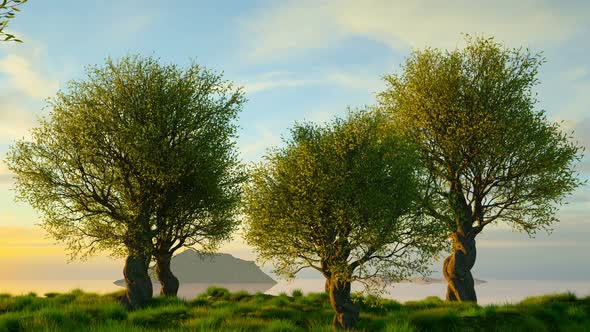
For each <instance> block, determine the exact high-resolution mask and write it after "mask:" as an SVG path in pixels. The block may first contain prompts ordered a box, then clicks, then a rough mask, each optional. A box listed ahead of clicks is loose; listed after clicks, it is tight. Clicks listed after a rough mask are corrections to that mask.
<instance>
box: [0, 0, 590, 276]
mask: <svg viewBox="0 0 590 332" xmlns="http://www.w3.org/2000/svg"><path fill="white" fill-rule="evenodd" d="M6 30H7V31H9V32H11V33H14V34H15V35H17V37H19V38H20V39H22V40H23V41H24V43H23V44H17V43H0V159H4V157H5V154H6V152H7V151H8V148H9V146H10V145H11V144H13V143H14V142H15V140H17V139H22V138H25V139H26V137H27V135H28V132H29V130H30V129H31V128H33V127H35V125H36V123H37V119H38V117H42V116H44V115H47V114H48V112H49V109H48V108H46V107H45V105H46V99H47V98H50V97H52V96H55V94H56V92H57V91H58V90H59V89H67V82H68V81H70V80H75V79H80V78H82V77H83V74H84V67H85V66H87V65H95V64H98V65H101V64H103V63H104V61H105V59H106V58H107V57H112V58H115V59H116V58H118V57H121V56H124V55H128V54H135V53H139V54H142V55H150V56H155V57H158V58H159V59H160V60H161V61H162V62H163V63H176V64H180V65H186V64H188V63H189V62H190V61H191V60H196V61H197V62H198V63H199V64H201V65H203V66H205V67H207V68H209V69H213V70H216V71H219V72H223V73H224V77H225V78H226V79H229V80H232V81H233V82H235V83H236V84H237V85H239V86H242V87H243V88H244V90H245V92H246V96H247V99H248V102H247V104H246V105H245V107H244V110H243V112H242V113H241V114H240V118H239V126H240V129H239V139H238V142H237V144H238V148H239V151H240V154H241V157H242V159H243V160H244V162H256V161H260V160H261V157H262V156H263V155H264V153H265V151H266V149H268V148H271V147H274V146H279V145H280V144H281V142H282V137H286V135H288V129H289V127H291V126H292V125H293V124H294V123H295V122H296V121H303V120H308V121H315V122H325V121H329V120H330V119H332V118H333V117H334V116H339V115H343V114H345V112H346V110H347V108H348V107H352V108H355V107H363V106H365V105H371V104H374V103H375V100H376V99H375V94H376V93H377V92H379V91H381V90H382V89H384V87H385V85H384V83H383V81H382V77H383V75H385V74H388V73H393V72H399V70H400V66H401V64H402V63H403V60H404V58H405V57H407V56H408V55H409V54H410V52H411V51H412V50H413V49H422V48H425V47H438V48H443V49H454V48H456V47H461V46H462V45H463V44H464V43H463V34H471V35H485V36H493V37H495V38H496V39H497V40H498V41H499V42H502V43H504V44H505V45H506V46H508V47H525V48H529V49H530V50H532V51H534V52H543V54H544V56H545V58H546V60H547V62H546V63H545V64H544V65H543V67H542V68H541V71H540V74H539V79H540V84H539V86H538V87H537V90H536V92H538V99H539V105H538V109H544V110H546V112H547V115H548V118H549V119H550V120H551V121H562V126H563V128H564V130H568V131H571V130H573V131H574V139H576V140H577V141H578V142H579V144H580V145H582V146H585V147H586V148H589V147H590V62H588V54H589V53H590V38H589V37H588V36H589V35H590V2H587V1H541V0H537V1H526V0H523V1H517V2H514V1H467V0H466V1H461V0H457V1H445V2H440V1H391V0H366V1H353V0H350V1H349V0H340V1H307V0H300V1H288V0H285V1H270V0H269V1H260V0H250V1H239V0H234V1H229V0H227V1H200V0H199V1H197V0H177V1H174V2H167V1H155V0H141V1H140V0H117V1H115V0H85V1H76V0H69V1H68V0H53V1H40V0H30V1H29V2H28V3H26V4H25V5H23V6H22V12H21V13H18V15H17V16H16V17H15V18H14V19H13V20H12V21H11V22H10V24H9V26H8V28H7V29H6ZM578 171H579V172H580V176H581V177H582V178H583V179H588V178H590V158H588V157H585V158H584V159H583V161H582V162H581V163H580V164H579V165H578ZM567 201H568V204H567V205H566V206H564V207H562V208H561V209H560V212H559V215H558V216H559V218H560V222H559V223H557V224H555V225H554V226H553V229H554V230H553V231H552V232H551V234H550V235H549V234H547V233H545V232H541V233H539V234H537V236H535V237H534V238H529V237H528V236H527V235H525V234H521V233H518V232H514V231H512V229H511V228H510V227H509V226H508V225H502V224H500V225H496V226H494V227H491V228H486V230H485V231H484V233H482V234H481V235H480V236H479V237H478V259H477V262H476V265H475V267H474V270H473V272H474V276H475V277H477V278H482V279H486V278H487V279H545V280H556V279H562V280H564V279H565V280H590V259H589V258H588V256H587V253H588V252H590V241H589V239H590V213H589V211H590V188H589V186H588V185H585V186H583V187H582V188H580V189H578V190H577V191H576V192H575V193H574V194H573V195H571V196H570V197H568V199H567ZM40 220H41V219H40V216H39V215H38V214H36V213H35V211H34V210H32V208H31V207H29V206H28V205H27V203H24V202H19V201H16V200H15V192H14V190H13V178H12V175H11V173H10V172H9V170H8V169H7V168H6V165H5V164H4V163H2V162H0V266H3V269H2V270H1V271H0V279H39V278H40V276H42V277H43V278H47V279H64V278H78V279H84V278H87V279H110V278H120V277H121V275H122V266H123V264H122V261H121V260H113V259H111V258H108V257H106V256H99V257H95V258H91V259H89V260H87V261H84V262H80V261H74V262H70V263H68V258H67V256H66V254H65V251H64V247H63V246H61V245H59V244H55V243H54V241H53V240H52V239H49V238H47V237H46V235H45V234H44V233H43V231H42V229H41V228H40V227H39V226H38V223H39V222H40ZM220 250H221V251H222V252H228V253H231V254H233V255H234V256H236V257H240V258H243V259H249V260H253V259H255V258H256V255H255V253H254V252H253V250H252V248H249V247H248V246H247V245H246V244H244V242H243V241H242V240H241V239H240V237H239V234H237V235H236V237H235V239H234V240H232V241H231V242H229V243H226V244H224V245H223V247H222V248H221V249H220ZM7 267H9V268H7ZM434 268H435V270H436V269H437V268H438V267H437V265H436V264H435V265H434ZM438 271H440V269H439V270H438ZM436 273H437V272H436V271H435V274H436ZM438 274H440V272H438ZM304 276H306V274H303V275H302V277H304Z"/></svg>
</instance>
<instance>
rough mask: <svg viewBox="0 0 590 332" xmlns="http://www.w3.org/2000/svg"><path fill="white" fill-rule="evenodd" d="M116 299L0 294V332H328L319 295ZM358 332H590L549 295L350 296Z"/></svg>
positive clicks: (570, 303)
mask: <svg viewBox="0 0 590 332" xmlns="http://www.w3.org/2000/svg"><path fill="white" fill-rule="evenodd" d="M121 294H122V293H112V294H106V295H97V294H91V293H85V292H83V291H80V290H74V291H71V292H69V293H65V294H56V293H49V294H45V297H39V296H37V295H35V294H28V295H22V296H11V295H8V294H0V331H2V332H4V331H90V332H92V331H94V332H97V331H105V332H106V331H130V332H140V331H332V328H331V321H332V309H331V307H330V306H329V304H328V301H327V296H326V294H323V293H310V294H308V295H305V296H304V295H303V294H301V292H299V291H294V292H293V293H292V294H291V295H287V294H281V295H279V296H271V295H265V294H262V293H257V294H248V293H245V292H237V293H230V292H228V291H227V290H225V289H223V288H217V287H211V288H209V289H208V290H207V292H206V293H203V294H201V295H200V296H198V297H197V298H195V299H193V300H192V301H182V300H178V299H174V298H154V299H153V301H152V303H151V304H150V306H148V307H146V308H144V309H141V310H137V311H134V312H128V311H127V310H126V309H125V308H124V307H123V306H121V305H120V304H119V303H118V297H120V295H121ZM356 300H357V301H358V302H359V303H360V304H361V317H360V321H359V324H358V330H359V331H404V332H409V331H535V332H543V331H590V297H586V298H583V299H578V298H576V296H575V295H573V294H556V295H547V296H541V297H531V298H527V299H525V300H523V301H521V302H520V303H516V304H506V305H488V306H483V307H482V306H478V305H475V304H449V303H445V302H444V301H442V300H441V299H439V298H436V297H429V298H426V299H424V300H422V301H413V302H406V303H404V304H400V303H398V302H396V301H392V300H383V299H377V298H373V297H357V298H356Z"/></svg>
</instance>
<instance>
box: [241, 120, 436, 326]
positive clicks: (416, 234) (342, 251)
mask: <svg viewBox="0 0 590 332" xmlns="http://www.w3.org/2000/svg"><path fill="white" fill-rule="evenodd" d="M385 124H386V122H385V121H384V117H382V116H380V115H378V114H376V113H371V112H357V113H351V114H349V116H348V117H347V118H346V120H341V119H337V120H335V121H333V122H332V123H330V124H328V125H325V126H317V125H313V124H309V123H308V124H299V125H295V127H294V128H293V129H292V130H291V134H292V138H291V139H290V140H288V141H286V143H287V146H286V147H284V148H282V149H277V150H275V151H274V152H272V153H269V154H267V156H266V159H267V162H266V163H263V164H259V165H258V166H256V167H255V168H254V169H253V170H252V173H251V181H250V182H249V184H248V185H247V186H246V187H245V190H244V196H245V197H244V201H245V203H244V213H245V219H244V223H245V239H246V241H247V243H248V244H250V245H252V246H253V247H254V248H255V250H256V251H257V253H258V254H259V257H260V259H261V260H263V261H271V262H273V264H274V266H275V272H276V273H277V274H279V275H281V276H284V277H287V278H292V277H294V275H295V274H296V273H297V272H298V271H300V270H301V269H304V268H313V269H315V270H317V271H319V272H320V273H322V275H323V276H324V277H325V278H326V283H325V288H326V291H327V292H328V293H329V297H330V303H331V305H332V307H333V308H334V311H335V316H334V326H336V327H338V328H347V329H348V328H352V327H353V325H354V323H355V322H356V321H357V319H358V315H359V308H358V306H357V305H356V304H354V303H353V302H352V300H351V296H350V286H351V282H354V281H359V282H362V283H364V284H365V285H366V286H368V287H369V288H368V290H371V289H372V290H374V289H375V287H376V286H378V281H379V280H387V281H396V280H400V279H402V278H404V277H407V276H408V275H409V274H410V273H414V272H424V271H425V269H426V268H425V264H426V263H427V262H428V260H429V259H430V258H431V256H432V255H433V254H434V253H435V252H436V250H437V243H440V241H437V239H436V237H437V232H434V228H433V227H432V224H428V223H425V222H424V220H423V219H421V218H417V217H412V214H413V213H414V212H415V211H414V202H415V198H416V197H418V195H417V194H418V182H419V176H418V175H419V173H418V170H419V169H418V166H417V165H418V159H417V155H416V153H415V152H414V150H413V147H412V146H411V145H410V144H407V143H406V142H405V141H404V140H402V139H400V138H399V137H397V136H396V135H393V134H392V132H391V131H387V130H384V125H385ZM443 239H444V237H443Z"/></svg>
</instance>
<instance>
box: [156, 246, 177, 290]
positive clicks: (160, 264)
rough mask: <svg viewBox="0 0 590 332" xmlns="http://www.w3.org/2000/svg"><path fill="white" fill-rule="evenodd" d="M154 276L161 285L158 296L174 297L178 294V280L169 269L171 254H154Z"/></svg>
mask: <svg viewBox="0 0 590 332" xmlns="http://www.w3.org/2000/svg"><path fill="white" fill-rule="evenodd" d="M155 257H156V275H157V276H158V280H159V281H160V285H162V289H161V290H160V295H165V296H176V295H177V294H178V287H179V285H180V284H179V282H178V278H176V276H175V275H174V274H173V273H172V270H171V269H170V261H171V260H172V253H169V252H166V253H156V255H155Z"/></svg>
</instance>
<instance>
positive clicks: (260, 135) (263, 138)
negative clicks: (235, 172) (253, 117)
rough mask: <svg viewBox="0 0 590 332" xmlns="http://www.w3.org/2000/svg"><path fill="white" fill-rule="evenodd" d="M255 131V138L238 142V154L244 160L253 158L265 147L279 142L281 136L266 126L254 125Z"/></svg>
mask: <svg viewBox="0 0 590 332" xmlns="http://www.w3.org/2000/svg"><path fill="white" fill-rule="evenodd" d="M256 133H257V136H256V137H255V138H253V139H249V140H246V141H241V142H239V150H240V154H241V156H242V159H244V160H247V161H251V160H255V159H256V157H257V156H259V155H261V154H263V153H264V151H265V150H266V149H268V148H270V147H272V146H276V145H278V144H280V143H281V138H280V137H279V136H278V135H276V134H275V133H274V132H273V131H272V130H270V129H269V128H267V127H264V126H261V125H258V126H256ZM250 137H251V136H250Z"/></svg>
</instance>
